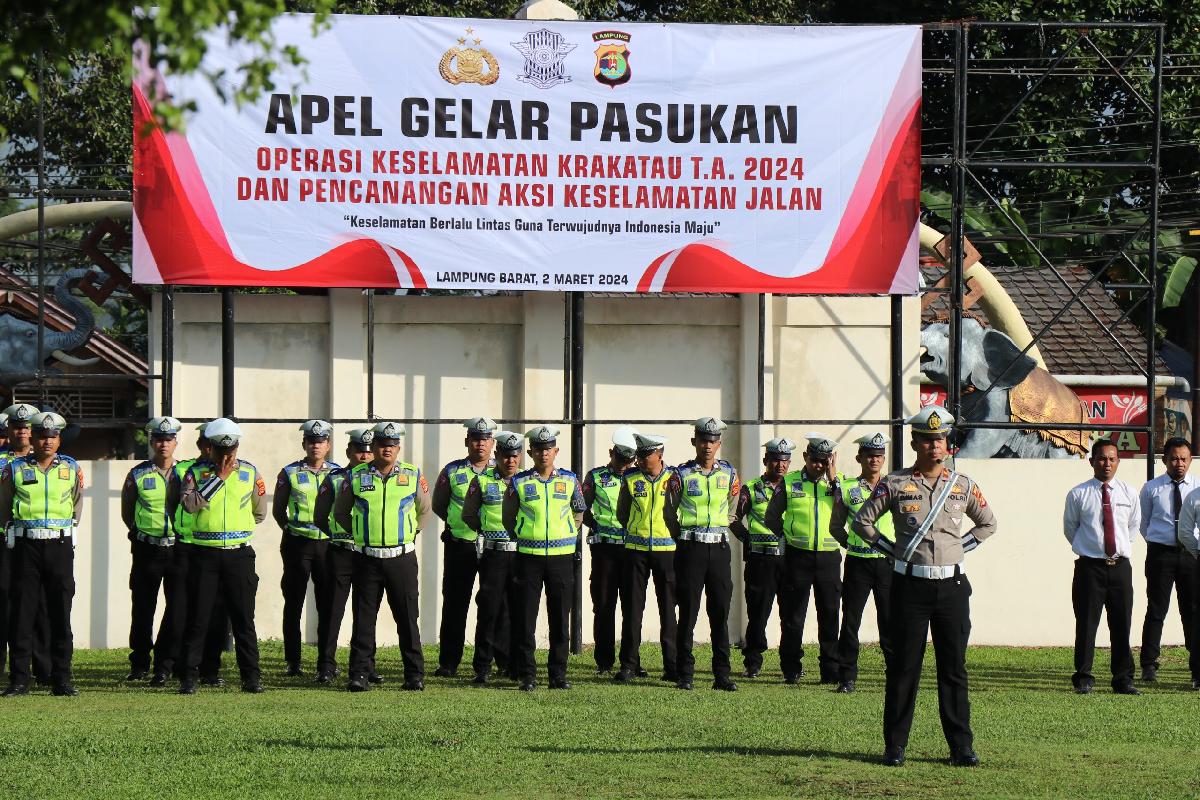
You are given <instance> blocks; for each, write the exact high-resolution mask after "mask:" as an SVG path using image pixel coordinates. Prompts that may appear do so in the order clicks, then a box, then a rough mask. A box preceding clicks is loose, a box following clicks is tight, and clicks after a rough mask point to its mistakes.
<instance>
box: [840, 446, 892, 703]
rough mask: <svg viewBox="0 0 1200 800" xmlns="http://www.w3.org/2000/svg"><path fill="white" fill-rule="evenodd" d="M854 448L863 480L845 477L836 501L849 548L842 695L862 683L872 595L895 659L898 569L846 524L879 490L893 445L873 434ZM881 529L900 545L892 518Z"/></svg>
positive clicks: (883, 645)
mask: <svg viewBox="0 0 1200 800" xmlns="http://www.w3.org/2000/svg"><path fill="white" fill-rule="evenodd" d="M854 442H855V444H857V445H858V455H857V457H856V460H857V461H858V464H859V467H861V470H862V471H861V472H860V473H859V476H858V478H847V477H845V476H843V477H842V479H841V480H840V481H839V483H838V486H837V491H836V493H835V495H834V504H833V520H832V521H831V522H830V523H829V533H830V534H831V535H832V536H833V538H835V539H837V540H838V543H839V544H841V546H842V547H844V548H846V565H845V567H844V568H843V570H844V571H843V573H842V630H841V632H840V633H839V634H838V650H837V653H838V679H839V683H838V688H837V691H838V693H840V694H849V693H850V692H853V691H854V685H855V682H856V681H857V680H858V650H859V645H858V628H859V626H860V625H861V624H862V615H863V610H864V609H865V608H866V607H867V598H869V597H870V596H871V595H872V594H874V595H875V619H876V621H877V622H878V625H879V646H880V649H882V650H883V659H884V663H887V661H888V659H890V658H891V654H892V639H891V635H890V634H891V629H890V615H889V609H890V608H891V606H890V600H889V597H890V594H891V591H892V574H893V572H892V565H891V564H890V563H889V562H888V560H887V557H886V556H884V554H883V553H881V552H880V551H878V550H876V549H875V548H873V547H870V546H869V545H868V544H867V543H866V542H864V541H863V540H862V539H860V538H858V535H857V534H856V533H854V532H853V531H851V532H849V533H847V532H846V522H847V521H848V520H851V519H854V515H855V514H857V513H858V510H859V509H860V508H862V504H863V503H865V502H866V501H867V498H868V497H870V496H871V494H872V493H873V492H874V491H875V487H876V486H877V485H878V484H879V480H880V478H881V477H882V473H883V465H884V460H885V458H886V456H887V444H888V439H887V437H886V436H884V435H883V434H882V433H873V434H870V435H868V436H860V437H859V438H857V439H855V440H854ZM875 528H876V530H878V531H879V534H880V535H881V536H883V537H884V538H885V539H888V540H889V541H895V539H896V534H895V531H894V530H893V528H892V515H891V514H884V515H883V516H882V517H880V518H879V519H878V520H877V521H876V523H875Z"/></svg>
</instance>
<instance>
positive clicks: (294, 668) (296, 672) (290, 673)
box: [283, 664, 304, 678]
mask: <svg viewBox="0 0 1200 800" xmlns="http://www.w3.org/2000/svg"><path fill="white" fill-rule="evenodd" d="M283 677H285V678H303V677H304V670H302V669H300V665H299V664H288V666H287V670H286V671H284V673H283Z"/></svg>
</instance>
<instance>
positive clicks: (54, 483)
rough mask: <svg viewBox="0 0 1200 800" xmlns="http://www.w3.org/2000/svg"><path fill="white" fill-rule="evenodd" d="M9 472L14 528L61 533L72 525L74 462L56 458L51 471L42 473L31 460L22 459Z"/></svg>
mask: <svg viewBox="0 0 1200 800" xmlns="http://www.w3.org/2000/svg"><path fill="white" fill-rule="evenodd" d="M9 468H10V469H11V470H12V480H13V489H14V496H13V520H12V522H13V525H14V526H15V527H17V528H50V529H51V530H58V531H61V530H66V529H68V528H71V527H73V526H74V525H75V486H76V484H77V483H78V481H79V465H78V464H76V463H75V459H73V458H68V457H67V456H56V457H55V460H54V461H53V462H52V463H51V464H50V468H49V469H48V470H46V471H45V472H42V470H41V469H40V468H38V465H37V461H35V460H34V458H33V456H31V455H30V456H22V457H21V458H17V459H14V460H13V461H12V462H11V463H10V467H9Z"/></svg>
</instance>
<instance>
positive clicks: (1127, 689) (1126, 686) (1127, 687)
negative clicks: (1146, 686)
mask: <svg viewBox="0 0 1200 800" xmlns="http://www.w3.org/2000/svg"><path fill="white" fill-rule="evenodd" d="M1113 694H1141V692H1139V691H1138V690H1137V687H1136V686H1134V685H1133V684H1132V683H1123V684H1121V685H1120V686H1114V687H1113Z"/></svg>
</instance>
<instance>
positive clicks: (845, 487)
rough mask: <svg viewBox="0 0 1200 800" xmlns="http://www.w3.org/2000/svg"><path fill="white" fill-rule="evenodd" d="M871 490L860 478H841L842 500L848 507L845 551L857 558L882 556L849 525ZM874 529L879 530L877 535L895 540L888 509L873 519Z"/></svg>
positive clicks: (890, 540) (891, 540)
mask: <svg viewBox="0 0 1200 800" xmlns="http://www.w3.org/2000/svg"><path fill="white" fill-rule="evenodd" d="M880 480H882V478H880ZM872 491H874V490H873V489H872V488H871V485H870V484H869V483H867V482H866V481H863V480H861V479H858V478H856V479H853V480H850V481H847V480H844V479H843V480H842V502H844V503H845V504H846V507H847V508H849V509H850V513H849V514H848V515H847V516H846V535H847V540H846V552H847V553H848V554H849V555H852V556H858V557H859V558H884V555H883V553H881V552H879V551H878V550H876V549H875V548H874V547H871V546H870V545H869V544H867V543H866V542H864V541H863V540H862V539H861V538H860V537H859V535H858V534H857V533H855V532H854V529H853V528H851V527H850V523H851V522H852V521H853V520H854V515H855V514H857V513H858V510H859V509H860V508H862V506H863V503H865V502H867V500H868V499H870V497H871V492H872ZM875 530H877V531H879V535H880V536H882V537H883V538H885V539H887V540H888V541H889V542H895V541H896V532H895V529H894V528H893V526H892V514H891V511H890V510H889V509H884V510H883V513H882V514H880V515H879V519H877V520H875Z"/></svg>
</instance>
